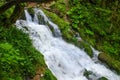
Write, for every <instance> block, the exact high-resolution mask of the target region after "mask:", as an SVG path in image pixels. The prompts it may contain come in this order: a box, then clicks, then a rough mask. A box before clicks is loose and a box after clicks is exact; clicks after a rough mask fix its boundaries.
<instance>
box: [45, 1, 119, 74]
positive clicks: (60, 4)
mask: <svg viewBox="0 0 120 80" xmlns="http://www.w3.org/2000/svg"><path fill="white" fill-rule="evenodd" d="M66 1H69V2H67V3H66ZM49 8H50V10H49V11H51V12H53V13H56V15H58V16H59V17H60V18H61V20H63V21H62V22H61V20H60V19H59V18H58V17H56V16H54V15H51V13H48V12H46V11H45V12H46V14H47V13H48V16H49V17H50V18H51V19H52V21H54V22H55V23H56V24H58V25H59V27H60V29H61V31H62V34H63V37H64V39H65V40H66V41H68V42H72V43H73V44H75V45H77V46H78V47H80V48H85V51H87V52H88V53H89V55H90V56H91V57H92V51H91V48H90V46H89V45H92V46H93V47H94V48H96V49H97V50H99V51H102V52H103V53H104V54H105V55H109V57H112V59H114V60H116V61H117V62H119V61H120V58H119V57H120V49H119V48H120V42H119V41H120V35H119V34H120V32H119V30H120V28H119V23H120V15H119V14H120V1H119V0H116V1H111V0H107V1H105V0H97V1H94V0H58V1H56V2H55V3H54V4H51V6H50V7H49ZM66 19H67V20H66ZM65 21H67V23H68V25H66V22H65ZM61 23H62V24H61ZM61 26H62V28H61ZM63 26H64V27H63ZM66 26H67V27H66ZM66 28H67V29H66ZM76 33H79V35H80V37H82V39H83V41H82V42H81V41H80V42H79V41H77V38H76V37H75V36H74V35H75V34H76ZM81 44H82V45H81ZM105 55H104V58H107V57H108V56H105ZM99 59H100V58H99ZM101 59H102V56H101ZM101 59H100V60H101ZM114 60H113V62H114ZM101 61H103V62H105V63H107V64H108V63H109V64H110V65H113V66H112V68H113V69H115V70H116V71H117V72H119V70H118V69H116V68H115V67H114V65H119V63H116V62H114V64H113V63H111V61H110V60H109V61H107V59H105V60H101ZM110 65H109V66H110Z"/></svg>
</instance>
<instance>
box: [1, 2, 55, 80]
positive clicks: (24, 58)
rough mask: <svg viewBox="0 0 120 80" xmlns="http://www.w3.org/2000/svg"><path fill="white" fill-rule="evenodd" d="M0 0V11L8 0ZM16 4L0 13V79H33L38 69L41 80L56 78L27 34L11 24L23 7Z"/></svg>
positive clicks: (53, 79)
mask: <svg viewBox="0 0 120 80" xmlns="http://www.w3.org/2000/svg"><path fill="white" fill-rule="evenodd" d="M0 1H1V2H0V12H2V11H1V7H2V6H4V4H6V3H9V1H10V0H7V1H8V2H6V1H5V0H0ZM11 1H14V0H11ZM18 5H19V6H17V5H16V6H13V7H9V9H7V10H6V11H3V13H0V80H27V79H33V77H34V76H35V75H37V70H38V69H40V73H39V74H40V75H41V74H42V75H43V76H42V77H41V78H43V80H56V78H55V77H54V76H53V75H52V73H51V71H50V70H49V69H48V68H47V66H46V64H45V61H44V58H43V55H42V54H41V53H40V52H38V51H37V50H36V49H35V48H34V47H33V45H32V41H31V40H30V39H29V35H28V34H25V33H23V32H22V31H21V30H18V29H16V27H15V26H14V25H11V24H13V23H15V21H16V20H17V19H18V18H19V16H20V15H18V14H19V13H22V11H21V10H20V9H24V5H23V4H18ZM16 11H17V12H16ZM15 13H16V14H15ZM13 14H14V15H13ZM38 79H39V78H38Z"/></svg>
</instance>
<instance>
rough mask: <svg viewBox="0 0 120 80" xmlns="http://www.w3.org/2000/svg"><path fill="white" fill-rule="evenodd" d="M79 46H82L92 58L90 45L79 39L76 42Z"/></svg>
mask: <svg viewBox="0 0 120 80" xmlns="http://www.w3.org/2000/svg"><path fill="white" fill-rule="evenodd" d="M76 45H77V46H78V47H79V48H83V49H84V51H85V52H87V54H88V55H89V56H90V57H91V58H92V57H93V51H92V49H91V47H90V45H89V44H88V43H87V42H85V41H81V42H79V43H77V44H76Z"/></svg>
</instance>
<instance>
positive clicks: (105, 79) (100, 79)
mask: <svg viewBox="0 0 120 80" xmlns="http://www.w3.org/2000/svg"><path fill="white" fill-rule="evenodd" d="M98 80H108V79H107V78H106V77H101V78H99V79H98Z"/></svg>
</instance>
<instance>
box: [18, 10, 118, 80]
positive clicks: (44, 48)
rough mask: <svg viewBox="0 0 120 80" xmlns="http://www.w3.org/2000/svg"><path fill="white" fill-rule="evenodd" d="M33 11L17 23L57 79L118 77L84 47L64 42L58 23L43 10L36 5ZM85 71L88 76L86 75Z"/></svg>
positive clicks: (91, 79)
mask: <svg viewBox="0 0 120 80" xmlns="http://www.w3.org/2000/svg"><path fill="white" fill-rule="evenodd" d="M34 12H35V14H34V15H33V16H31V15H30V14H29V13H28V11H27V9H26V10H25V15H26V20H17V22H16V26H17V28H19V29H21V30H23V32H25V33H28V34H29V36H30V39H31V40H32V42H33V45H34V47H35V48H36V49H37V50H38V51H40V52H41V53H42V54H43V55H44V59H45V62H46V64H47V66H48V68H49V69H50V70H51V72H52V73H53V74H54V75H55V77H56V78H57V80H98V79H99V78H100V77H106V78H107V79H108V80H120V76H119V75H117V74H116V73H114V72H113V71H111V70H110V69H108V68H106V67H105V66H104V65H103V64H101V63H99V62H96V61H94V60H93V59H91V58H90V57H89V56H88V55H87V53H86V52H85V51H84V50H83V49H79V48H78V47H76V46H74V45H72V44H70V43H67V42H65V41H64V40H63V39H62V36H61V32H60V30H59V28H58V26H57V25H56V24H54V23H53V22H51V21H50V20H49V19H48V18H47V17H46V15H45V14H44V13H43V11H42V10H40V9H38V8H35V9H34ZM48 24H49V25H48ZM51 28H52V29H53V31H51ZM94 52H96V51H94ZM95 54H98V53H97V52H96V53H95ZM85 72H89V73H90V75H88V76H85Z"/></svg>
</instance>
